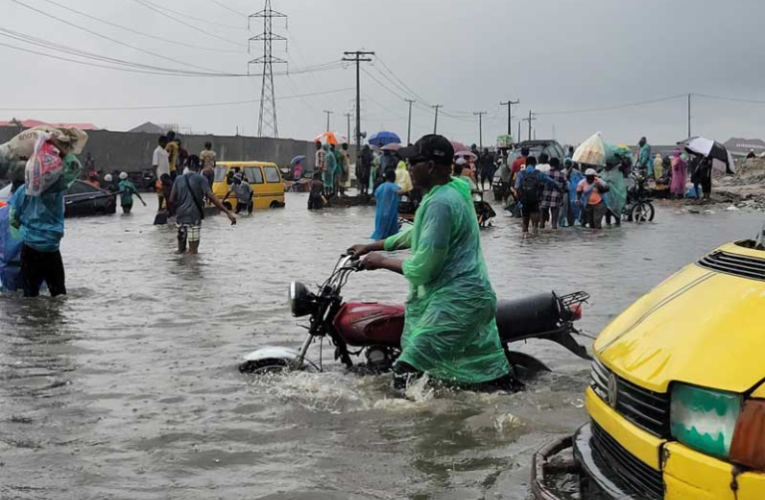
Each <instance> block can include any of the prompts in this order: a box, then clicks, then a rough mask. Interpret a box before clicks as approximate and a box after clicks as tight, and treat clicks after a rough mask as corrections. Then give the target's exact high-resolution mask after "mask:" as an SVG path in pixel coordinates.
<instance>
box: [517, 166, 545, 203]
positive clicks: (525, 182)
mask: <svg viewBox="0 0 765 500" xmlns="http://www.w3.org/2000/svg"><path fill="white" fill-rule="evenodd" d="M540 191H542V180H541V179H540V178H539V172H537V171H536V170H535V171H534V172H531V173H526V172H524V173H523V177H522V178H521V203H523V204H534V203H539V194H540Z"/></svg>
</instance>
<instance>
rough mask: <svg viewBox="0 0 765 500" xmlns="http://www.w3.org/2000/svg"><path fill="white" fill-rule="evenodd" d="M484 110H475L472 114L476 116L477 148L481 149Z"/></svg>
mask: <svg viewBox="0 0 765 500" xmlns="http://www.w3.org/2000/svg"><path fill="white" fill-rule="evenodd" d="M485 114H486V111H476V112H475V113H473V115H475V116H477V117H478V150H479V151H481V150H483V115H485Z"/></svg>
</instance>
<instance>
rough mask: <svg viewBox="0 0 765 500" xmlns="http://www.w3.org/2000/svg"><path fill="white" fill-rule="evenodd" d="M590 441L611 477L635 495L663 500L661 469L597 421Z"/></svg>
mask: <svg viewBox="0 0 765 500" xmlns="http://www.w3.org/2000/svg"><path fill="white" fill-rule="evenodd" d="M590 445H591V446H592V451H593V455H594V457H595V460H596V462H597V463H598V467H599V468H600V469H601V470H602V471H604V472H605V471H611V472H612V474H611V476H610V477H609V479H611V480H612V481H614V482H616V483H617V484H618V485H619V486H621V487H622V488H624V489H625V490H628V491H627V492H628V493H631V494H634V495H635V498H640V499H644V500H661V499H662V498H663V497H664V481H663V479H662V475H661V472H660V471H656V470H653V469H652V468H650V467H649V466H647V465H646V464H644V463H643V462H641V461H640V460H638V459H637V458H636V457H634V456H633V455H632V454H631V453H630V452H629V451H627V450H626V449H624V447H623V446H622V445H620V444H619V443H618V442H617V441H616V440H615V439H614V438H612V437H611V436H609V435H608V433H607V432H606V431H604V430H603V428H601V427H600V426H599V425H598V424H597V423H595V422H592V441H591V443H590Z"/></svg>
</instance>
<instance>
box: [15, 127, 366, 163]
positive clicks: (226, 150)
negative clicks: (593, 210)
mask: <svg viewBox="0 0 765 500" xmlns="http://www.w3.org/2000/svg"><path fill="white" fill-rule="evenodd" d="M18 133H19V129H18V128H15V127H0V144H2V143H4V142H6V141H8V140H10V139H11V138H12V137H14V136H15V135H16V134H18ZM88 135H89V140H88V145H87V146H86V148H85V150H84V151H83V154H82V156H80V158H81V160H84V158H85V155H86V154H87V153H88V152H90V153H91V154H92V155H93V159H94V160H95V161H96V168H97V169H99V170H104V171H106V172H111V171H114V170H120V171H123V170H124V171H127V172H134V171H140V170H142V169H144V168H150V167H151V157H152V152H153V151H154V148H156V147H157V138H158V136H156V135H153V134H144V133H133V132H109V131H105V130H98V131H93V132H88ZM181 140H182V141H183V147H185V148H186V149H187V150H188V151H189V154H199V152H200V151H202V149H203V148H204V143H205V141H208V140H209V141H212V143H213V149H214V150H215V152H216V153H217V154H218V160H219V161H223V160H259V161H271V162H274V163H276V164H277V165H279V166H287V165H289V162H290V160H292V158H294V157H295V156H298V155H304V156H307V157H308V166H309V168H313V158H314V151H315V146H314V145H313V143H311V142H307V141H296V140H292V139H260V138H257V137H243V136H213V135H184V136H181ZM352 149H355V148H352ZM351 154H355V153H354V152H353V151H352V152H351Z"/></svg>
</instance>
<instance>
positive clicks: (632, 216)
mask: <svg viewBox="0 0 765 500" xmlns="http://www.w3.org/2000/svg"><path fill="white" fill-rule="evenodd" d="M632 179H633V181H634V183H633V185H632V186H631V187H630V188H628V189H627V204H626V205H625V206H624V215H625V216H626V217H627V220H628V221H629V222H633V221H634V222H653V218H654V216H655V215H656V209H655V208H654V206H653V199H652V198H651V197H650V191H649V190H648V188H647V184H648V176H647V174H646V173H645V172H642V171H638V172H636V173H635V174H634V175H633V176H632Z"/></svg>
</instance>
